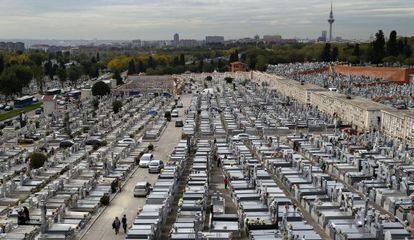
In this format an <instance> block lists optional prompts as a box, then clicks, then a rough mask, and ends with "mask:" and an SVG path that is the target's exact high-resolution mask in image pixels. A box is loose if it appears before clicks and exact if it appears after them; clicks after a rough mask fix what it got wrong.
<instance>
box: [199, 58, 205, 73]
mask: <svg viewBox="0 0 414 240" xmlns="http://www.w3.org/2000/svg"><path fill="white" fill-rule="evenodd" d="M203 67H204V60H203V59H200V62H199V63H198V71H199V72H203Z"/></svg>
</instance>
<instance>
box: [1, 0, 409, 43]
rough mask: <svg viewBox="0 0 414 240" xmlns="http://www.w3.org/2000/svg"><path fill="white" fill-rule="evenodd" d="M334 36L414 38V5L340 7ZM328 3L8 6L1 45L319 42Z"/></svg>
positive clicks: (126, 0) (57, 1)
mask: <svg viewBox="0 0 414 240" xmlns="http://www.w3.org/2000/svg"><path fill="white" fill-rule="evenodd" d="M332 2H333V10H334V16H335V20H336V21H335V23H334V26H333V37H336V36H341V37H343V38H347V39H368V38H369V36H370V35H373V34H375V32H376V31H378V30H379V29H382V30H383V31H384V32H385V34H386V36H388V35H389V32H390V31H391V30H396V31H397V32H398V34H399V35H404V36H413V35H414V28H413V27H412V23H413V22H414V1H413V0H347V1H339V0H336V1H332ZM330 4H331V1H328V0H260V1H257V0H88V1H85V0H1V1H0V9H2V11H1V12H0V26H1V27H0V38H1V39H72V40H76V39H88V40H91V39H107V40H132V39H142V40H161V39H162V40H167V39H172V38H173V35H174V33H179V34H180V39H204V38H205V36H206V35H222V36H224V37H225V39H237V38H243V37H253V36H254V35H256V34H259V35H260V36H263V35H274V34H279V35H282V36H283V38H294V37H297V38H317V37H318V36H320V34H321V32H322V30H328V29H329V24H328V22H327V20H328V17H329V11H330Z"/></svg>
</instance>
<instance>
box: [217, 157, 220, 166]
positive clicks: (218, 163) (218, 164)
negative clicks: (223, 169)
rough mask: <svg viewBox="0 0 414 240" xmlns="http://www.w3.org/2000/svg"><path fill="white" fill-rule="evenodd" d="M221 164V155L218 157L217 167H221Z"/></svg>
mask: <svg viewBox="0 0 414 240" xmlns="http://www.w3.org/2000/svg"><path fill="white" fill-rule="evenodd" d="M220 165H221V158H220V157H218V158H217V167H218V168H219V167H220Z"/></svg>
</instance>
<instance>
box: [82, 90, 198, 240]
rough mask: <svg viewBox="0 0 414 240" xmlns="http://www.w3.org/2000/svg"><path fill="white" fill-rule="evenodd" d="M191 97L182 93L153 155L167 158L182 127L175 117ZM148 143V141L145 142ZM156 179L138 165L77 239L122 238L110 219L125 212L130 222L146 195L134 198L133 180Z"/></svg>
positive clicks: (181, 114) (103, 239)
mask: <svg viewBox="0 0 414 240" xmlns="http://www.w3.org/2000/svg"><path fill="white" fill-rule="evenodd" d="M190 101H191V95H183V96H182V102H183V108H181V109H180V110H179V111H180V113H179V117H178V118H173V119H172V120H171V122H169V123H168V125H167V127H166V129H165V130H164V133H163V134H162V135H161V137H160V139H159V140H158V141H157V142H153V143H152V144H153V145H154V152H153V154H154V159H160V160H163V161H164V162H166V161H167V160H168V158H169V155H170V153H171V151H172V150H173V148H174V147H175V146H176V145H177V144H178V142H179V141H180V139H181V128H177V127H175V126H174V124H175V121H176V120H184V109H186V108H188V106H189V104H190ZM144 143H147V142H144ZM156 180H157V174H150V173H148V169H147V168H138V169H136V171H135V172H134V173H133V174H132V176H131V178H130V179H129V180H127V182H126V183H125V185H124V186H123V188H122V191H121V192H120V193H118V194H117V195H116V196H115V198H114V199H113V200H112V201H111V203H110V205H109V206H108V207H107V208H105V209H104V210H103V212H102V213H101V214H99V216H97V219H96V221H94V220H95V219H94V220H92V226H90V227H89V226H87V227H86V228H85V231H86V233H84V235H83V236H82V234H81V237H80V239H84V240H94V239H102V240H105V239H108V240H109V239H125V236H126V235H125V234H124V233H123V230H121V231H120V234H118V235H115V232H114V230H113V229H112V221H113V220H114V218H115V217H118V218H120V219H121V218H122V216H123V215H124V214H126V216H127V219H128V225H131V223H132V222H133V220H134V219H135V217H136V215H137V212H138V209H139V208H141V207H142V206H144V204H145V201H146V198H145V197H141V198H135V197H134V194H133V191H134V187H135V184H136V183H137V182H139V181H148V182H149V183H151V184H154V183H155V181H156Z"/></svg>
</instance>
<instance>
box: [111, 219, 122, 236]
mask: <svg viewBox="0 0 414 240" xmlns="http://www.w3.org/2000/svg"><path fill="white" fill-rule="evenodd" d="M120 227H121V222H120V221H119V218H118V217H115V219H114V221H113V222H112V228H113V229H115V234H118V233H119V228H120Z"/></svg>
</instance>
